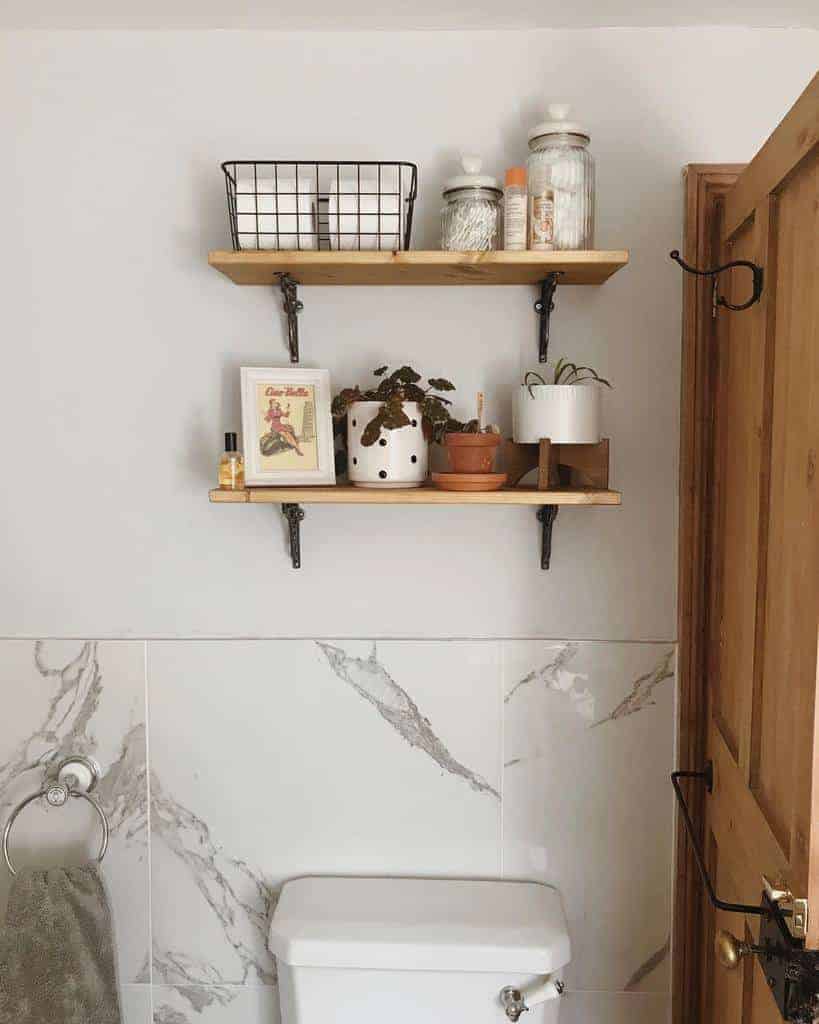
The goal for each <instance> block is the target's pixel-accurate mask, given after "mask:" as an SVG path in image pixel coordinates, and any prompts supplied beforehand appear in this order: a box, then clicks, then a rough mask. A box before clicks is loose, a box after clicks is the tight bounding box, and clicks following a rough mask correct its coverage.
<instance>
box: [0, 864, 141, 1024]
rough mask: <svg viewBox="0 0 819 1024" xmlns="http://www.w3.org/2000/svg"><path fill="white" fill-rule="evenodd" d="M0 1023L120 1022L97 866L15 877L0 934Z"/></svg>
mask: <svg viewBox="0 0 819 1024" xmlns="http://www.w3.org/2000/svg"><path fill="white" fill-rule="evenodd" d="M0 1024H121V1016H120V1006H119V993H118V989H117V977H116V967H115V962H114V937H113V930H112V927H111V910H110V907H109V905H108V897H107V896H106V893H105V888H104V886H103V884H102V879H101V878H100V874H99V871H98V870H97V867H96V865H95V864H84V865H82V866H80V867H72V868H52V869H50V870H48V871H28V872H26V873H23V872H20V874H19V875H17V876H16V877H15V879H14V885H13V887H12V890H11V894H10V896H9V905H8V910H7V911H6V925H5V928H4V929H3V935H2V938H1V939H0Z"/></svg>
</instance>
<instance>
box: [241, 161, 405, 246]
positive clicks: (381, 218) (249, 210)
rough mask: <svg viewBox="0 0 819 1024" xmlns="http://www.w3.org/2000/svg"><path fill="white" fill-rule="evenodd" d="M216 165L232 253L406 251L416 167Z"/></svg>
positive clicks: (333, 163) (363, 163)
mask: <svg viewBox="0 0 819 1024" xmlns="http://www.w3.org/2000/svg"><path fill="white" fill-rule="evenodd" d="M222 170H223V171H224V173H225V187H226V190H227V202H228V217H229V219H230V236H231V239H232V241H233V248H234V249H235V250H237V251H238V250H242V249H279V250H281V249H296V250H305V251H310V250H319V249H323V250H338V251H351V250H352V251H363V250H368V251H373V250H374V251H393V250H396V249H409V245H410V235H411V233H412V213H413V208H414V205H415V198H416V196H417V194H418V168H417V166H416V165H415V164H408V163H402V162H394V161H382V160H364V161H358V162H346V161H321V160H319V161H316V160H307V161H305V160H231V161H227V162H226V163H223V164H222Z"/></svg>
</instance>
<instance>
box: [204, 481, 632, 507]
mask: <svg viewBox="0 0 819 1024" xmlns="http://www.w3.org/2000/svg"><path fill="white" fill-rule="evenodd" d="M620 498H621V495H620V492H619V491H610V490H601V489H598V488H591V487H588V488H586V487H580V488H578V487H571V488H569V487H567V488H560V487H555V488H550V489H549V490H538V489H537V488H536V487H504V488H502V489H501V490H500V491H441V490H439V489H438V488H437V487H396V488H377V487H353V486H352V485H350V484H336V485H335V486H333V487H248V488H247V489H246V490H244V491H221V490H218V489H216V490H212V491H211V492H210V500H211V501H213V502H217V503H224V504H228V505H232V504H246V503H250V504H261V505H289V504H295V505H619V504H620Z"/></svg>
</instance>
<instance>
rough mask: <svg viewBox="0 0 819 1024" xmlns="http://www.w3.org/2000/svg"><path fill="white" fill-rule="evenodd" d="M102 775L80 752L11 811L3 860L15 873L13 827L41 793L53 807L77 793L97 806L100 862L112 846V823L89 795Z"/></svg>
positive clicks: (4, 838) (4, 841) (5, 833)
mask: <svg viewBox="0 0 819 1024" xmlns="http://www.w3.org/2000/svg"><path fill="white" fill-rule="evenodd" d="M99 776H100V770H99V767H98V765H97V764H96V762H95V761H92V760H91V759H90V758H88V757H82V756H80V755H74V756H73V757H67V758H66V759H65V760H64V761H61V762H60V764H59V765H58V766H57V777H56V779H49V780H47V781H46V784H45V785H44V786H43V788H42V789H41V790H39V791H38V792H37V793H32V794H31V796H27V797H26V798H25V799H24V800H22V801H21V802H20V803H19V804H18V805H17V806H16V807H15V808H14V810H13V811H12V812H11V814H10V815H9V820H8V821H7V822H6V827H5V828H4V829H3V860H4V861H5V862H6V867H7V868H8V869H9V872H10V873H11V874H12V875H16V874H17V871H16V869H15V867H14V864H13V863H12V860H11V855H10V853H9V839H10V837H11V830H12V828H13V827H14V823H15V821H16V820H17V818H18V817H19V815H20V814H21V813H22V812H23V811H24V810H25V809H26V807H28V805H29V804H33V803H34V801H35V800H39V799H40V798H41V797H45V799H46V802H47V803H49V804H50V805H51V806H52V807H62V806H63V805H64V804H66V803H68V799H69V797H73V798H74V799H75V800H85V802H86V803H89V804H90V805H91V806H92V807H93V808H94V810H95V811H96V813H97V817H98V818H99V821H100V825H101V826H102V838H101V840H100V847H99V851H98V852H97V863H101V862H102V860H103V858H104V857H105V854H106V852H107V850H108V839H109V836H110V833H111V829H110V826H109V824H108V817H107V816H106V814H105V811H104V810H103V809H102V807H101V805H100V803H99V802H98V801H97V800H96V799H95V798H94V797H93V796H90V795H89V791H90V790H92V789H93V788H94V786H96V784H97V781H98V780H99Z"/></svg>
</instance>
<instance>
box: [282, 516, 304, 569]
mask: <svg viewBox="0 0 819 1024" xmlns="http://www.w3.org/2000/svg"><path fill="white" fill-rule="evenodd" d="M282 515H283V516H284V517H285V519H286V520H287V525H288V528H289V531H290V560H291V561H292V563H293V568H294V569H301V521H302V519H304V509H303V508H302V507H301V505H296V504H293V503H292V502H282Z"/></svg>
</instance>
